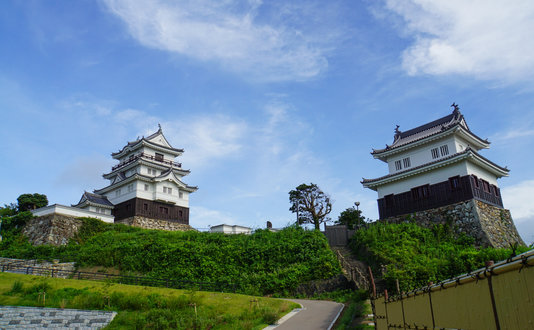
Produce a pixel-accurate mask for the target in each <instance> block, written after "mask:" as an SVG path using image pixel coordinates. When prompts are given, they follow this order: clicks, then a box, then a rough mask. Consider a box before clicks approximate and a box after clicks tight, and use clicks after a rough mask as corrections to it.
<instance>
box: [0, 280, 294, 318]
mask: <svg viewBox="0 0 534 330" xmlns="http://www.w3.org/2000/svg"><path fill="white" fill-rule="evenodd" d="M0 304H1V305H10V306H36V307H56V308H74V309H96V310H108V311H117V312H118V314H117V316H116V317H115V318H114V320H113V321H112V322H111V324H110V325H109V326H108V327H106V329H262V328H264V327H265V326H267V325H269V324H273V323H274V322H275V321H276V320H278V319H279V318H280V317H281V316H283V315H284V314H286V313H287V312H289V311H291V310H292V309H293V308H296V307H298V305H297V304H294V303H292V302H289V301H284V300H279V299H271V298H262V297H250V296H245V295H240V294H228V293H216V292H195V291H184V290H174V289H164V288H147V287H141V286H133V285H121V284H116V283H102V282H94V281H84V280H66V279H59V278H44V277H40V276H28V275H20V274H9V273H1V274H0Z"/></svg>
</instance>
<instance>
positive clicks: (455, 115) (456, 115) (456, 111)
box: [451, 102, 461, 119]
mask: <svg viewBox="0 0 534 330" xmlns="http://www.w3.org/2000/svg"><path fill="white" fill-rule="evenodd" d="M451 107H452V108H454V109H453V110H452V113H453V114H454V117H455V119H456V118H458V117H459V115H460V114H461V113H460V107H459V106H458V104H456V102H453V103H452V104H451Z"/></svg>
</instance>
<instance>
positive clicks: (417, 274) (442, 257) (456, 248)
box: [351, 223, 526, 292]
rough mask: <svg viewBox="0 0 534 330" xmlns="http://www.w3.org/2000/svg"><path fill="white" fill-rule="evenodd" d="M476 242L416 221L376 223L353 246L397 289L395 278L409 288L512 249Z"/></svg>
mask: <svg viewBox="0 0 534 330" xmlns="http://www.w3.org/2000/svg"><path fill="white" fill-rule="evenodd" d="M473 242H474V240H473V238H471V237H469V236H467V235H465V234H460V235H457V236H455V235H453V234H452V231H451V230H450V227H449V226H447V225H436V226H434V227H433V228H432V229H428V228H424V227H421V226H418V225H416V224H415V223H401V224H387V223H374V224H373V225H372V226H369V228H367V229H361V230H359V231H357V232H356V233H355V234H354V237H353V239H352V241H351V247H352V249H353V250H354V252H355V253H356V254H357V255H358V256H359V258H360V259H361V260H364V261H366V262H368V263H369V264H370V265H371V267H372V268H373V272H374V274H375V275H380V274H381V271H382V270H383V269H384V268H385V272H384V274H382V276H383V278H384V279H385V280H386V286H387V288H388V290H390V291H391V292H396V283H395V282H396V280H399V282H400V288H401V290H403V291H406V290H410V289H413V288H416V287H420V286H424V285H427V284H428V282H430V281H432V282H434V283H437V282H439V281H442V280H445V279H448V278H451V277H454V276H457V275H460V274H462V273H467V272H469V271H472V270H475V269H478V268H481V267H483V266H484V263H485V261H487V260H494V261H498V260H503V259H506V258H508V257H509V256H510V254H511V253H512V251H511V250H509V249H494V248H477V247H474V246H473ZM524 250H525V251H526V248H524ZM521 251H523V248H520V251H519V252H521Z"/></svg>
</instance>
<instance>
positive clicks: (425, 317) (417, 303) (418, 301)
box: [404, 293, 432, 328]
mask: <svg viewBox="0 0 534 330" xmlns="http://www.w3.org/2000/svg"><path fill="white" fill-rule="evenodd" d="M429 301H430V300H429V299H428V293H425V294H419V295H417V296H413V297H408V298H406V299H404V318H405V319H406V323H407V324H409V325H410V326H414V327H415V326H417V327H419V328H421V327H427V328H432V313H431V311H430V303H429Z"/></svg>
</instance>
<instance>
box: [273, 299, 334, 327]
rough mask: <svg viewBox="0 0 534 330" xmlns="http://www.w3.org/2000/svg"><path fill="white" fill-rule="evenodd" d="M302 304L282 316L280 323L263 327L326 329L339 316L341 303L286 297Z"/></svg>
mask: <svg viewBox="0 0 534 330" xmlns="http://www.w3.org/2000/svg"><path fill="white" fill-rule="evenodd" d="M288 300H289V301H293V302H296V303H297V304H301V305H302V309H300V310H298V312H296V313H294V314H293V315H291V313H290V314H288V315H286V316H290V317H289V318H286V317H283V318H282V319H281V320H280V325H275V326H269V327H267V328H265V329H274V328H276V329H277V330H302V329H306V330H328V329H330V328H331V327H332V325H333V324H334V322H335V321H336V320H337V318H338V317H339V314H340V313H341V311H342V310H343V304H340V303H337V302H333V301H324V300H304V299H288Z"/></svg>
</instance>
